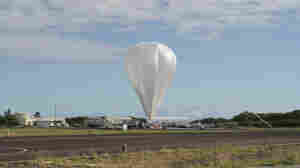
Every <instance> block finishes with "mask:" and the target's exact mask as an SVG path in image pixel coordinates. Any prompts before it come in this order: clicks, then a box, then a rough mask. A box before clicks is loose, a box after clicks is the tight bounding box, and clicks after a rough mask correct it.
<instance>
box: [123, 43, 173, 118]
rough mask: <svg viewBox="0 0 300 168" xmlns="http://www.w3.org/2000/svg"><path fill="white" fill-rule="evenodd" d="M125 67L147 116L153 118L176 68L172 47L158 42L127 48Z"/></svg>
mask: <svg viewBox="0 0 300 168" xmlns="http://www.w3.org/2000/svg"><path fill="white" fill-rule="evenodd" d="M125 67H126V71H127V72H128V75H129V80H130V81H131V82H132V86H133V88H134V89H135V90H136V93H137V95H138V97H139V99H140V102H141V104H142V106H143V109H144V111H145V113H146V116H147V117H148V119H150V120H152V117H153V116H154V115H155V113H156V110H157V108H158V106H159V105H160V104H161V102H162V99H163V96H164V94H165V90H166V88H168V87H170V84H171V80H172V78H173V74H174V72H175V71H176V56H175V54H174V52H173V50H172V49H170V48H169V47H167V46H166V45H164V44H161V43H156V42H148V43H146V42H142V43H139V44H137V45H135V46H133V47H130V48H129V49H128V56H126V57H125Z"/></svg>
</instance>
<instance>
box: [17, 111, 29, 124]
mask: <svg viewBox="0 0 300 168" xmlns="http://www.w3.org/2000/svg"><path fill="white" fill-rule="evenodd" d="M15 116H16V118H17V121H18V123H19V124H20V125H23V126H32V125H33V121H34V119H33V118H31V117H30V115H29V114H28V113H25V112H16V113H15Z"/></svg>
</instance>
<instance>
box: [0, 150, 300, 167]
mask: <svg viewBox="0 0 300 168" xmlns="http://www.w3.org/2000/svg"><path fill="white" fill-rule="evenodd" d="M7 164H10V166H11V167H15V168H21V167H22V168H27V167H28V168H31V167H40V168H47V167H48V168H71V167H76V168H88V167H96V168H247V167H253V166H275V165H282V166H283V167H284V166H288V165H296V164H300V147H299V146H289V147H281V146H274V148H272V151H270V148H269V147H268V146H252V147H233V146H229V145H227V146H218V147H217V148H211V149H167V148H165V149H161V150H160V151H156V152H150V151H143V152H132V153H120V154H108V153H105V154H101V155H98V154H97V153H94V154H92V155H90V156H74V157H66V158H40V159H37V160H33V161H19V162H10V163H7V162H6V163H4V162H3V163H1V162H0V167H1V166H2V167H5V166H6V167H7V166H8V165H7Z"/></svg>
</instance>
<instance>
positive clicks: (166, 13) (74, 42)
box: [0, 0, 300, 116]
mask: <svg viewBox="0 0 300 168" xmlns="http://www.w3.org/2000/svg"><path fill="white" fill-rule="evenodd" d="M299 37H300V1H298V0H264V1H260V0H203V1H198V0H186V1H179V0H89V1H83V0H63V1H62V0H1V1H0V44H1V45H0V108H1V107H5V106H6V105H9V104H10V105H12V106H14V107H15V108H16V110H17V111H25V112H26V111H27V112H34V111H44V112H47V111H51V110H49V106H50V105H53V104H72V111H75V112H85V111H88V112H91V113H93V114H96V113H97V112H106V113H121V112H140V111H142V110H141V107H140V104H139V102H138V100H137V97H136V95H135V93H134V91H133V89H132V88H131V86H130V85H129V82H128V80H127V74H126V73H125V71H124V67H123V56H125V55H126V53H127V48H128V47H129V46H131V45H134V44H136V43H138V42H142V41H157V42H161V43H164V44H166V45H168V46H169V47H170V48H172V49H173V50H174V51H175V54H176V55H177V59H178V67H177V69H178V70H177V72H176V74H175V78H174V81H173V82H172V87H171V88H170V89H168V90H167V95H166V97H165V98H164V102H163V104H162V107H161V108H160V114H161V115H165V114H166V113H167V114H168V115H170V116H199V115H202V114H203V115H206V114H205V113H207V112H209V113H211V114H212V113H214V112H213V111H218V114H217V115H219V116H224V115H225V116H228V115H229V114H232V113H237V112H241V111H243V110H244V109H245V106H248V107H249V110H250V111H257V112H286V111H289V110H290V109H294V107H296V106H297V104H298V102H299V101H298V100H300V99H299V97H300V88H299V82H298V81H299V75H298V74H299V73H300V70H299V68H297V67H298V62H299V61H300V57H299V52H298V50H299V49H298V48H299V42H300V38H299ZM212 106H214V107H213V108H212ZM183 113H184V114H183ZM208 116H209V115H208Z"/></svg>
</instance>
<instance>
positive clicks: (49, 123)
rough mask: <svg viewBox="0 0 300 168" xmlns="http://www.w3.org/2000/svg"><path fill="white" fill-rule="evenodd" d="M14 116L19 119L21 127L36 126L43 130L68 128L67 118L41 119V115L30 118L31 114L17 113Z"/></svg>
mask: <svg viewBox="0 0 300 168" xmlns="http://www.w3.org/2000/svg"><path fill="white" fill-rule="evenodd" d="M14 115H15V116H16V118H17V121H18V124H19V125H21V126H35V127H41V128H48V127H55V126H57V127H65V126H68V124H67V123H66V121H65V118H56V119H55V120H54V119H52V118H46V117H41V116H40V115H39V116H37V115H33V116H30V115H29V113H26V112H15V113H14Z"/></svg>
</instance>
